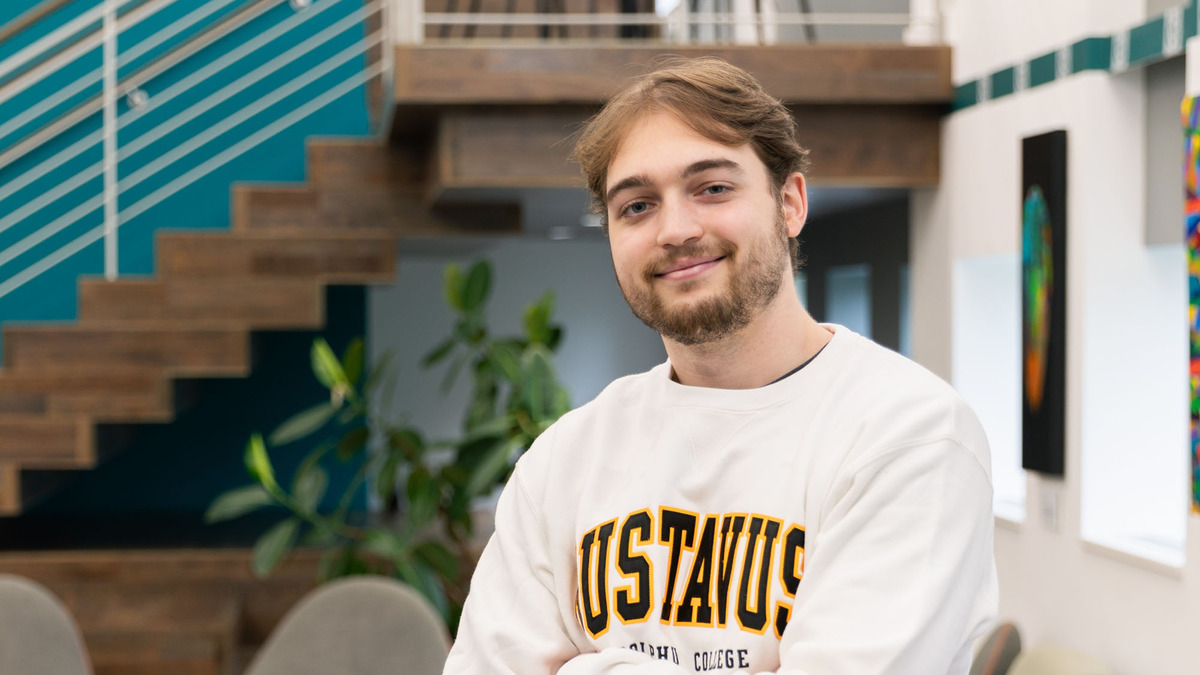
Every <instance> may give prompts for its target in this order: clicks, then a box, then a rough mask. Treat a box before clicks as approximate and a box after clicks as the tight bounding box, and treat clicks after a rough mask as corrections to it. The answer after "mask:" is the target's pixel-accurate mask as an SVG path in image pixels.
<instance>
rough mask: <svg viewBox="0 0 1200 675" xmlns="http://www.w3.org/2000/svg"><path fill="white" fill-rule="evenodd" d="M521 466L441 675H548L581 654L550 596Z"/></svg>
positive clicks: (540, 533)
mask: <svg viewBox="0 0 1200 675" xmlns="http://www.w3.org/2000/svg"><path fill="white" fill-rule="evenodd" d="M521 474H522V472H521V467H520V465H518V467H517V471H516V472H514V474H513V477H512V479H510V480H509V482H508V485H506V486H505V488H504V491H503V492H502V493H501V495H500V501H499V503H498V504H497V506H496V529H495V532H494V533H493V534H492V537H491V539H490V540H489V541H488V544H487V546H486V547H485V548H484V551H483V555H482V556H481V557H480V559H479V565H478V566H477V567H476V569H475V574H474V576H473V577H472V579H471V590H470V593H469V594H468V596H467V601H466V603H465V605H464V607H463V614H462V620H461V621H460V623H459V629H458V636H457V639H456V641H455V643H454V646H453V648H452V649H451V650H450V656H449V658H448V659H447V661H446V668H445V671H444V673H445V675H458V674H462V675H480V674H481V673H487V674H488V675H553V674H554V673H557V672H558V669H559V668H560V667H561V666H562V664H563V663H566V662H567V660H569V659H570V658H571V657H572V656H575V655H576V654H578V653H579V649H578V648H577V647H576V645H575V644H574V642H573V641H572V639H571V637H570V634H569V632H568V628H567V626H566V624H565V623H564V621H563V619H562V617H563V613H562V611H561V606H560V603H559V600H558V599H557V598H556V595H555V592H554V588H555V585H554V575H553V571H552V570H553V568H552V565H551V562H552V558H551V552H550V551H549V546H548V544H547V538H546V532H545V528H544V519H543V516H542V513H541V512H540V510H539V509H538V508H537V506H536V504H535V503H534V501H533V500H532V499H531V498H530V496H529V493H528V492H527V490H526V488H525V485H524V484H523V483H522V480H521Z"/></svg>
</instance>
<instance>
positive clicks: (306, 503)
mask: <svg viewBox="0 0 1200 675" xmlns="http://www.w3.org/2000/svg"><path fill="white" fill-rule="evenodd" d="M327 487H329V474H328V473H326V472H325V469H322V468H321V467H319V466H314V467H312V468H311V469H309V470H308V471H306V472H304V473H303V474H300V475H299V476H297V478H296V485H295V487H294V488H292V494H293V496H294V497H295V498H296V501H297V502H299V503H300V506H301V507H302V508H303V509H304V510H305V511H309V512H315V511H316V510H317V505H318V504H320V503H321V498H322V497H324V496H325V489H326V488H327Z"/></svg>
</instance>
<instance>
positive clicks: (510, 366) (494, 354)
mask: <svg viewBox="0 0 1200 675" xmlns="http://www.w3.org/2000/svg"><path fill="white" fill-rule="evenodd" d="M488 362H489V363H491V364H492V368H493V369H494V370H495V372H497V373H500V374H501V375H503V376H504V379H505V380H508V381H509V382H510V383H512V384H516V383H517V382H520V381H521V363H520V361H519V360H518V353H517V351H516V350H515V349H513V348H512V347H511V346H510V345H507V344H504V343H502V342H498V343H496V344H494V345H492V349H491V350H490V351H489V352H488Z"/></svg>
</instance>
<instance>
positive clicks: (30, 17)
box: [0, 0, 72, 44]
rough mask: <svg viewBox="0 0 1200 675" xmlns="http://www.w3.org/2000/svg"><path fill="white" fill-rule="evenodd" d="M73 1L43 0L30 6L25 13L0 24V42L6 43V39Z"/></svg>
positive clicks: (18, 33)
mask: <svg viewBox="0 0 1200 675" xmlns="http://www.w3.org/2000/svg"><path fill="white" fill-rule="evenodd" d="M71 2H72V0H43V2H42V3H41V4H38V5H34V6H33V7H30V8H29V9H27V10H25V13H24V14H21V15H19V16H17V18H15V19H13V20H12V21H9V22H8V23H6V24H4V25H3V26H0V44H4V42H5V41H7V40H9V39H11V38H13V37H14V36H17V35H20V34H21V33H24V32H25V31H26V30H27V29H29V28H30V27H32V26H34V25H36V24H37V22H39V21H41V20H42V19H44V18H46V17H48V16H50V15H51V14H53V13H55V12H57V11H58V10H60V9H62V8H63V7H66V6H67V5H69V4H71Z"/></svg>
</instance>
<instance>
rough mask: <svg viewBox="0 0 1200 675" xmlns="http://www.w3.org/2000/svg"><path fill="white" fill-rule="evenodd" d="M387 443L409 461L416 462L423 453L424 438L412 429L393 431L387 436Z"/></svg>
mask: <svg viewBox="0 0 1200 675" xmlns="http://www.w3.org/2000/svg"><path fill="white" fill-rule="evenodd" d="M388 444H389V445H390V447H391V449H392V450H397V451H399V452H400V453H401V454H402V455H403V456H404V458H405V459H407V460H408V461H410V462H416V461H418V460H420V459H421V457H423V456H424V455H425V439H424V438H421V434H419V433H417V432H416V430H414V429H400V430H398V431H393V432H392V433H391V434H390V435H389V436H388Z"/></svg>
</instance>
